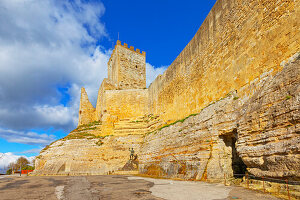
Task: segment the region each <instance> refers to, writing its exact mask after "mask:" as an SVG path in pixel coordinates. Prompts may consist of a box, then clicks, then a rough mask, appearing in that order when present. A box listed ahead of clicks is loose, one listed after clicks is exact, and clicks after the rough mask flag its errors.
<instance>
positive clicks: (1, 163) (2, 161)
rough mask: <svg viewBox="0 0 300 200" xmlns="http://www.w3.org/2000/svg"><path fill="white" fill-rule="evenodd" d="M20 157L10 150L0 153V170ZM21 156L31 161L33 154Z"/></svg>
mask: <svg viewBox="0 0 300 200" xmlns="http://www.w3.org/2000/svg"><path fill="white" fill-rule="evenodd" d="M20 157H21V156H19V155H15V154H13V153H11V152H7V153H0V170H2V169H4V168H5V169H6V168H7V166H8V165H9V164H10V163H12V162H16V161H17V160H18V158H20ZM22 157H25V158H26V159H27V160H28V161H29V162H32V160H33V159H34V156H31V157H27V156H24V155H23V156H22Z"/></svg>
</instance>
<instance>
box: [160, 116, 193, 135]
mask: <svg viewBox="0 0 300 200" xmlns="http://www.w3.org/2000/svg"><path fill="white" fill-rule="evenodd" d="M198 114H199V113H194V114H190V115H189V116H187V117H185V118H183V119H180V120H177V121H175V122H173V123H171V124H166V125H164V126H162V127H160V128H159V129H158V131H161V130H162V129H164V128H167V127H169V126H172V125H174V124H177V123H178V122H181V123H183V122H184V121H185V120H186V119H188V118H190V117H192V116H196V115H198Z"/></svg>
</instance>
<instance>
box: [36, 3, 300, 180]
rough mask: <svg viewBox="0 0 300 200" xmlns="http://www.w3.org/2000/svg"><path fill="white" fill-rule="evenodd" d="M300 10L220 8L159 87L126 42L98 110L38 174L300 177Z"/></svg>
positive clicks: (48, 152) (45, 155)
mask: <svg viewBox="0 0 300 200" xmlns="http://www.w3.org/2000/svg"><path fill="white" fill-rule="evenodd" d="M299 16H300V2H299V1H293V0H291V1H256V0H244V1H236V0H218V1H217V2H216V4H215V5H214V7H213V8H212V10H211V11H210V13H209V14H208V16H207V18H206V19H205V21H204V22H203V24H202V26H201V27H200V28H199V30H198V31H197V33H196V34H195V36H194V37H193V39H192V40H191V41H190V42H189V43H188V44H187V46H186V47H185V48H184V49H183V51H182V52H181V53H180V54H179V55H178V57H177V58H176V59H175V60H174V62H173V63H172V64H171V65H170V66H169V67H168V69H167V70H166V71H165V72H164V73H163V74H162V75H159V76H158V77H157V78H156V79H155V81H154V82H152V83H151V85H150V86H149V88H146V81H145V76H146V74H145V59H146V54H145V53H144V52H142V53H140V50H138V49H136V50H134V48H133V47H130V48H128V46H127V44H124V45H121V42H120V41H118V42H117V44H116V46H115V49H114V51H113V53H112V55H111V58H110V60H109V62H108V78H107V79H104V80H103V82H102V84H101V86H100V89H99V93H98V99H97V105H96V108H94V107H93V106H92V104H91V103H90V102H89V100H88V97H87V94H86V92H85V90H84V89H82V91H81V102H80V110H79V124H78V125H79V126H78V127H77V128H76V129H75V130H74V131H72V132H71V133H70V134H69V135H68V136H66V137H65V138H63V139H61V140H58V141H56V142H54V143H53V144H51V145H49V146H48V147H46V148H45V149H44V150H42V151H41V153H40V155H39V157H38V158H37V160H36V171H35V173H36V174H109V173H116V172H118V173H121V172H122V171H124V166H125V165H126V163H127V162H128V158H129V151H128V148H132V147H133V148H134V149H135V152H136V154H137V155H138V158H137V159H138V164H136V165H135V166H133V168H134V169H135V171H137V172H138V173H140V174H146V175H150V176H156V177H167V178H180V179H190V180H204V179H205V180H212V181H213V180H216V181H217V180H223V178H224V176H226V177H229V178H230V177H233V176H234V174H243V173H245V172H248V173H249V174H252V175H255V176H264V177H273V178H288V179H293V180H299V179H300V154H299V152H300V136H299V132H300V56H299V52H300V45H299V44H300V21H299Z"/></svg>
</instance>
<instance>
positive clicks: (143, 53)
mask: <svg viewBox="0 0 300 200" xmlns="http://www.w3.org/2000/svg"><path fill="white" fill-rule="evenodd" d="M117 45H120V46H122V47H125V48H126V49H129V50H131V51H134V52H136V53H138V54H141V55H143V56H146V52H145V51H142V53H141V50H140V49H136V50H134V46H130V47H128V44H127V43H125V42H124V44H123V45H122V43H121V41H120V40H117Z"/></svg>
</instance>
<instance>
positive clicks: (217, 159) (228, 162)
mask: <svg viewBox="0 0 300 200" xmlns="http://www.w3.org/2000/svg"><path fill="white" fill-rule="evenodd" d="M297 57H298V58H297ZM294 59H295V60H294ZM299 83H300V59H299V54H297V55H296V56H295V57H294V58H293V61H292V62H290V64H288V65H287V66H285V67H284V69H283V70H282V71H281V72H279V73H277V74H276V75H274V76H273V75H272V73H266V74H264V75H263V76H261V77H260V80H256V81H254V82H252V84H250V85H249V86H248V87H249V88H252V90H253V96H251V97H250V98H249V96H242V97H239V94H241V92H240V91H235V92H233V93H231V94H229V95H227V97H225V98H223V99H220V100H219V101H217V102H215V103H213V104H212V105H209V106H208V107H206V108H204V109H203V110H202V111H201V112H200V113H199V114H197V115H195V116H190V117H189V118H187V119H185V120H184V121H183V120H182V121H183V122H182V121H179V122H177V123H176V124H174V125H171V126H169V127H166V128H163V129H161V130H158V131H156V132H154V133H151V134H148V135H147V136H146V137H145V139H144V143H143V145H142V147H141V154H142V155H141V156H140V172H141V173H144V174H149V175H155V176H163V177H177V178H187V179H200V180H201V179H205V178H208V179H210V180H213V179H222V178H223V175H224V174H225V175H226V176H228V177H232V176H233V173H235V174H243V173H245V171H246V168H247V170H248V172H249V173H251V174H253V175H256V176H265V177H292V178H294V179H299V178H300V160H299V159H300V156H299V155H300V154H299V151H300V135H299V133H300V132H299V130H300V129H299V128H300V96H299V95H300V84H299ZM249 88H248V89H249ZM244 89H245V88H242V89H241V90H244Z"/></svg>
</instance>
